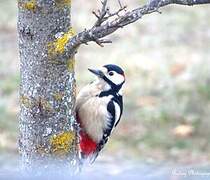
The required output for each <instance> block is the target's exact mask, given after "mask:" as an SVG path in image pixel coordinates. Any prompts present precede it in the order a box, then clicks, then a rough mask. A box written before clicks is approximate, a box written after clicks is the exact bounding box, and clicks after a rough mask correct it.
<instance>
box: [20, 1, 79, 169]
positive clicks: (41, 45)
mask: <svg viewBox="0 0 210 180" xmlns="http://www.w3.org/2000/svg"><path fill="white" fill-rule="evenodd" d="M70 3H71V1H70V0H19V2H18V9H19V12H18V34H19V51H20V72H21V85H20V104H21V112H20V137H19V150H20V154H21V157H22V163H23V165H24V166H25V167H26V166H27V167H30V166H31V165H32V164H35V162H37V163H39V164H40V163H41V164H46V163H47V162H48V160H49V159H56V158H59V159H60V160H61V159H62V160H63V161H65V162H68V163H70V162H72V161H73V160H75V156H76V155H77V147H76V133H75V128H74V123H75V120H74V104H75V77H74V59H73V54H69V56H64V55H60V54H62V51H63V46H64V45H65V43H66V40H67V39H68V38H70V37H71V35H72V30H71V17H70V10H71V6H70ZM46 160H47V161H46ZM62 163H63V162H62Z"/></svg>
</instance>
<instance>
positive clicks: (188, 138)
mask: <svg viewBox="0 0 210 180" xmlns="http://www.w3.org/2000/svg"><path fill="white" fill-rule="evenodd" d="M116 2H117V1H116ZM123 2H124V4H127V5H128V9H132V8H135V7H138V6H140V5H141V4H143V3H144V2H143V1H139V0H124V1H123ZM81 4H83V5H84V6H81ZM98 6H99V1H97V0H92V1H87V0H76V1H73V2H72V19H73V22H72V25H73V27H74V29H75V30H76V31H77V32H79V31H82V30H83V29H84V28H88V27H91V26H92V25H93V23H94V22H95V17H94V16H93V15H92V14H91V12H92V10H94V9H97V7H98ZM116 8H118V6H117V3H114V1H112V5H111V10H114V9H116ZM161 11H162V14H158V13H153V14H150V15H147V16H144V17H143V18H142V19H141V20H140V21H138V22H137V23H135V24H131V25H129V26H128V27H125V28H123V29H120V30H118V31H117V32H116V33H114V34H113V35H111V36H110V39H112V40H113V43H112V44H110V45H106V46H105V47H104V48H100V47H99V46H97V45H96V44H94V43H90V44H89V45H88V46H82V47H81V48H80V50H79V53H78V54H77V55H76V62H77V63H76V78H77V86H78V90H79V89H80V88H81V87H83V86H84V85H85V84H87V83H88V82H90V81H92V80H93V78H94V77H93V76H92V75H91V74H90V73H89V72H88V71H87V68H89V67H100V66H102V65H104V64H108V63H115V64H118V65H120V66H121V67H122V68H123V69H124V70H125V73H126V85H125V88H124V103H125V104H124V114H123V117H122V120H121V123H120V124H119V126H118V128H117V129H116V131H114V133H113V138H111V139H110V141H109V143H108V145H107V146H106V147H105V149H104V150H103V153H101V156H100V158H99V161H100V160H103V159H106V160H107V159H112V158H114V159H125V160H132V161H136V162H143V163H164V164H165V163H166V164H172V165H174V164H181V165H198V164H201V165H203V164H209V162H210V143H209V141H210V123H209V121H210V51H209V48H210V18H209V16H210V6H208V5H204V6H194V7H186V6H176V5H174V6H170V7H167V8H163V9H162V10H161ZM16 22H17V7H16V2H15V1H14V0H7V1H3V0H0V164H1V163H2V162H3V163H7V162H8V160H7V159H8V157H9V158H11V156H17V152H18V151H17V137H18V113H19V103H18V88H19V81H20V79H19V60H18V49H17V48H18V47H17V32H16Z"/></svg>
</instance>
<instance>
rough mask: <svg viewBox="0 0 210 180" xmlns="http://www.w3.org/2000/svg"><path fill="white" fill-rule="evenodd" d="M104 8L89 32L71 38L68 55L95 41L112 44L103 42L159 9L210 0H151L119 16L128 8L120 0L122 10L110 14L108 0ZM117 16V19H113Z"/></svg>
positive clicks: (209, 0) (208, 2) (206, 2)
mask: <svg viewBox="0 0 210 180" xmlns="http://www.w3.org/2000/svg"><path fill="white" fill-rule="evenodd" d="M101 3H102V8H101V10H99V11H98V13H96V12H93V14H94V15H95V16H96V18H97V21H96V23H95V25H94V26H93V27H92V28H90V29H89V30H85V31H82V32H80V33H78V34H77V35H76V36H74V37H73V38H71V39H70V40H69V42H68V43H67V45H66V51H67V52H65V53H66V54H67V55H68V54H69V56H71V54H72V52H74V50H75V49H76V48H77V47H78V46H79V45H81V44H85V43H87V42H90V41H95V42H96V43H97V44H98V45H100V46H101V47H103V44H104V43H110V42H111V41H109V40H108V41H107V40H103V39H102V38H104V37H105V36H107V35H109V34H112V33H113V32H115V31H116V30H118V29H119V28H122V27H124V26H126V25H128V24H131V23H134V22H136V21H137V20H139V19H141V18H142V17H143V16H144V15H148V14H151V13H154V12H158V13H161V12H160V11H159V8H161V7H164V6H167V5H170V4H178V5H186V6H192V5H200V4H210V0H150V1H149V2H148V3H147V4H145V5H144V6H142V7H139V8H136V9H134V10H131V11H126V12H125V13H124V14H121V15H119V13H121V12H122V11H123V10H125V9H126V6H122V3H121V1H120V0H118V3H119V5H120V8H119V9H118V10H117V11H116V12H114V13H110V10H109V8H108V7H107V0H101ZM114 16H116V18H114V19H113V18H112V17H114Z"/></svg>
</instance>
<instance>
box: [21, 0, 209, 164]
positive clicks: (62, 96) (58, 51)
mask: <svg viewBox="0 0 210 180" xmlns="http://www.w3.org/2000/svg"><path fill="white" fill-rule="evenodd" d="M101 2H102V8H101V10H99V11H98V12H97V13H96V12H93V14H94V15H95V16H96V18H97V21H96V23H95V24H94V25H93V27H92V28H90V29H88V30H87V29H85V30H84V31H82V32H80V33H78V34H77V35H75V34H74V32H73V30H72V28H71V17H70V8H71V0H19V2H18V7H19V13H18V14H19V18H18V31H19V47H20V60H21V69H20V71H21V88H20V102H21V113H20V145H19V147H20V152H21V156H22V158H23V162H24V164H32V162H37V161H38V162H41V163H42V162H43V161H45V160H46V159H49V158H50V159H51V158H52V159H55V158H56V157H58V159H59V160H63V161H64V160H67V161H68V162H69V161H71V162H73V160H75V159H77V157H78V156H77V154H78V153H77V145H76V144H77V128H76V127H77V126H76V123H75V119H74V104H75V96H76V93H75V91H76V90H75V89H76V88H75V78H74V55H75V53H76V52H77V49H78V48H79V46H80V45H81V44H87V43H88V42H90V41H93V42H96V43H97V44H98V45H100V46H103V44H104V43H110V42H111V41H110V40H105V39H103V38H104V37H105V36H107V35H109V34H111V33H113V32H115V31H116V30H117V29H119V28H123V27H124V26H126V25H128V24H130V23H133V22H135V21H137V20H139V19H140V18H142V17H143V16H144V15H146V14H151V13H153V12H159V8H161V7H164V6H167V5H170V4H179V5H188V6H192V5H198V4H208V3H210V0H150V1H149V2H148V3H147V4H146V5H144V6H142V7H139V8H137V9H134V10H131V11H125V9H126V7H125V6H123V5H122V3H121V2H120V0H118V2H119V9H118V10H117V11H116V12H113V13H111V12H110V8H108V6H107V0H102V1H101Z"/></svg>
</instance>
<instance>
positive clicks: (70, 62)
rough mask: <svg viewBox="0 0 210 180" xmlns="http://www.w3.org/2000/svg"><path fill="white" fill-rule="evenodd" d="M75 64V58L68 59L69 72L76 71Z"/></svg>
mask: <svg viewBox="0 0 210 180" xmlns="http://www.w3.org/2000/svg"><path fill="white" fill-rule="evenodd" d="M74 66H75V58H71V59H69V60H68V61H67V69H68V71H69V72H73V71H74Z"/></svg>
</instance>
